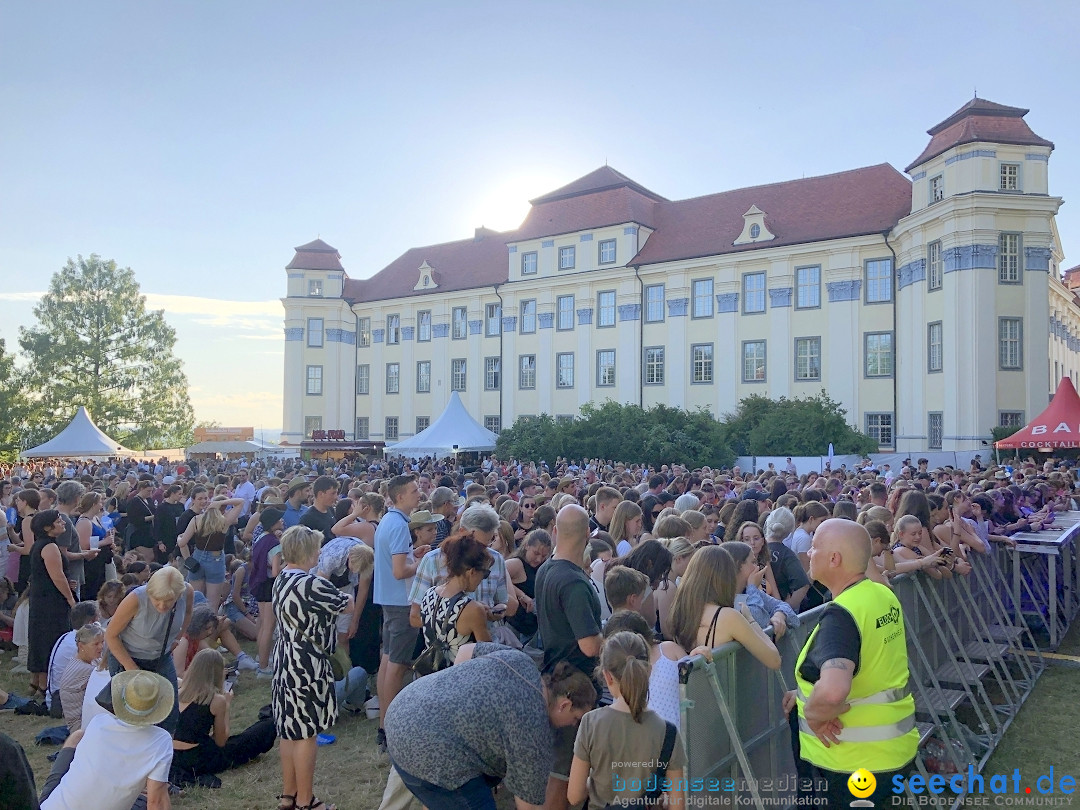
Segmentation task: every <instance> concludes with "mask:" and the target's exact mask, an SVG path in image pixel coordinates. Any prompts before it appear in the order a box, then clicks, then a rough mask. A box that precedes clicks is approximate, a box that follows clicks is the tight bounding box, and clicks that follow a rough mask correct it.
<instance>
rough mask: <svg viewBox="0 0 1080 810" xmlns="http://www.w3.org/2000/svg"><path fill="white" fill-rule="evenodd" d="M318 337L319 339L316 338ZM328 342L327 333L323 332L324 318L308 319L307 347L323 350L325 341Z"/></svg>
mask: <svg viewBox="0 0 1080 810" xmlns="http://www.w3.org/2000/svg"><path fill="white" fill-rule="evenodd" d="M316 336H318V337H316ZM325 340H326V333H325V331H324V330H323V319H322V318H308V319H307V345H308V348H310V349H321V348H322V347H323V341H325Z"/></svg>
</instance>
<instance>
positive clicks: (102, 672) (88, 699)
mask: <svg viewBox="0 0 1080 810" xmlns="http://www.w3.org/2000/svg"><path fill="white" fill-rule="evenodd" d="M111 680H112V675H110V674H109V668H108V667H105V669H95V670H94V671H93V672H91V673H90V679H89V680H88V681H87V682H86V693H85V694H84V695H83V702H82V728H83V730H84V731H85V730H86V727H87V726H88V725H90V721H91V720H93V719H94V718H95V717H97V716H98V715H99V714H108V713H109V712H108V711H106V710H105V709H103V708H101V706H99V705H98V702H97V700H96V699H95V698H97V696H98V695H99V694H101V690H102V689H104V688H105V686H106V685H107V684H108V683H109V682H110V681H111Z"/></svg>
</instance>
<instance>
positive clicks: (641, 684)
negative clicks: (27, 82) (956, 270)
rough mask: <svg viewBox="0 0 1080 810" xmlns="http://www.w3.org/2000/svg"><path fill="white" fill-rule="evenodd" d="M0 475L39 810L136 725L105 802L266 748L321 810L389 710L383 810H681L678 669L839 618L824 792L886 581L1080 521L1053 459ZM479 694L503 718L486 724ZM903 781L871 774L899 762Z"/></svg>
mask: <svg viewBox="0 0 1080 810" xmlns="http://www.w3.org/2000/svg"><path fill="white" fill-rule="evenodd" d="M0 478H2V480H0V505H2V507H3V509H2V510H0V521H2V525H0V573H4V574H6V576H4V577H2V578H0V640H7V641H9V642H11V643H14V644H15V645H17V647H18V650H19V656H18V662H19V663H20V664H21V665H22V666H24V667H25V670H26V672H27V673H28V674H29V682H28V689H29V690H30V696H29V697H30V698H31V699H32V700H31V701H30V702H27V700H26V699H25V698H20V697H19V696H17V695H5V696H2V697H4V700H3V701H0V709H3V708H16V707H17V708H18V710H19V711H23V712H33V711H41V712H51V713H53V716H54V717H62V718H64V720H65V723H66V726H67V728H68V729H69V730H70V732H71V736H70V737H69V741H68V743H67V746H68V748H65V749H64V751H65V753H64V754H63V755H62V756H61V757H59V758H58V760H57V764H56V767H55V768H54V774H53V775H54V776H55V777H56V778H55V779H53V778H50V780H49V783H47V784H46V793H47V794H48V796H47V797H46V798H44V799H43V804H42V806H43V807H48V808H58V807H69V806H70V807H75V806H78V804H77V803H68V802H69V799H67V798H65V797H73V796H76V795H78V793H77V792H75V791H78V790H81V789H82V787H81V785H82V782H81V781H80V780H84V779H86V778H87V777H86V774H88V773H90V772H91V770H89V769H91V768H92V767H93V766H94V761H93V757H92V756H91V755H90V754H87V755H86V756H85V757H84V756H83V754H82V753H80V752H83V751H86V750H87V749H88V748H91V747H96V745H97V743H96V742H95V741H96V740H98V739H101V740H106V739H108V740H112V741H115V739H119V737H121V736H123V735H120V734H119V731H118V730H120V729H124V730H127V729H128V728H129V727H130V728H132V729H137V730H138V734H136V732H134V731H133V732H131V736H130V739H129V741H128V742H123V743H117V744H119V745H120V750H122V751H125V752H126V751H129V750H130V751H131V753H130V757H131V759H132V763H131V767H130V768H128V769H127V774H128V776H129V777H130V778H129V780H128V782H125V783H124V785H118V786H117V787H116V788H115V790H114V791H113V794H115V795H112V794H111V795H110V796H109V797H108V802H106V801H105V800H104V799H103V800H102V803H101V804H100V805H99V806H101V807H113V806H115V807H117V808H122V810H126V808H127V807H130V806H131V805H132V803H133V802H135V801H136V800H137V799H138V798H139V795H140V792H141V793H142V795H143V797H144V798H143V799H142V801H145V802H146V803H147V804H148V806H150V807H167V806H168V802H169V799H168V790H167V788H168V783H169V782H170V780H171V781H172V782H173V783H174V784H175V783H192V782H194V783H198V784H203V785H209V786H214V785H215V784H220V780H219V779H218V777H217V774H220V773H222V772H223V771H225V770H227V769H229V768H231V767H235V766H237V765H240V764H242V763H244V762H247V761H249V760H251V759H252V758H254V757H257V756H259V755H260V754H263V753H266V752H268V751H269V750H270V749H271V748H272V747H273V746H274V744H275V742H277V744H278V747H279V754H280V761H281V771H282V789H281V793H280V794H279V795H278V797H277V798H278V800H279V805H278V806H279V808H280V810H293V809H294V808H301V809H302V810H306V809H307V808H313V809H314V810H319V809H320V808H326V807H328V805H326V804H324V803H323V802H321V801H320V800H319V799H318V798H316V796H315V791H314V781H315V770H316V769H315V763H316V750H317V744H318V739H319V737H320V735H322V734H325V733H326V732H327V731H329V730H330V729H331V727H332V726H333V725H334V724H335V723H336V722H337V721H338V715H339V704H341V703H344V704H345V705H346V706H347V707H348V708H350V709H352V710H353V711H355V712H358V713H360V712H365V711H366V712H369V713H370V716H373V717H374V716H375V715H377V716H378V724H377V729H376V744H377V745H378V746H379V748H380V749H381V750H382V751H385V752H387V753H388V755H389V760H390V763H391V764H392V767H391V768H390V770H389V778H388V780H387V786H386V792H385V794H384V798H383V807H385V808H388V810H389V808H393V807H405V806H407V804H408V801H409V800H410V798H412V797H415V799H417V800H419V801H420V802H422V803H423V804H424V805H425V806H427V807H432V808H438V807H458V806H461V807H465V806H469V807H494V803H493V799H492V793H491V789H492V787H493V786H494V785H496V784H499V783H502V784H504V785H505V786H506V788H507V789H508V790H509V791H511V792H512V794H513V795H514V796H515V797H516V798H517V799H518V801H519V804H520V805H527V806H537V807H540V806H544V807H549V808H561V807H566V806H569V805H571V804H577V803H579V802H581V801H583V800H584V799H585V798H588V799H589V800H590V804H591V805H593V806H598V807H600V806H607V805H611V804H614V803H617V802H625V801H627V800H632V799H638V798H641V797H642V795H643V794H645V793H646V788H645V787H643V786H644V785H646V784H648V783H649V779H650V776H653V775H658V776H659V777H660V779H661V781H662V780H663V778H664V776H665V775H666V777H667V778H668V780H669V781H668V783H666V784H669V785H671V786H673V787H672V789H671V790H670V791H668V792H667V793H668V795H667V802H668V803H669V805H671V806H680V803H681V794H680V791H679V790H678V789H676V788H675V787H674V786H676V785H677V784H678V778H679V777H680V776H681V775H682V773H683V769H684V768H685V761H684V757H683V746H682V742H681V738H680V736H679V735H680V733H681V716H680V710H679V695H678V669H677V662H678V661H679V660H680V659H682V658H684V657H686V656H688V655H698V654H701V655H705V656H708V655H710V651H711V650H712V649H714V648H716V647H719V646H721V645H723V644H725V643H728V642H732V641H734V642H738V643H740V644H742V645H743V646H744V647H746V649H747V650H748V651H749V652H750V653H751V654H752V655H753V656H754V657H755V658H756V659H757V660H758V661H760V662H761V664H763V665H764V666H765V667H768V668H771V669H777V668H779V666H780V654H779V652H778V650H777V647H776V644H775V641H776V640H778V639H780V638H781V637H782V636H783V635H784V633H786V632H787V630H788V629H789V628H792V627H796V626H798V625H799V623H800V614H801V613H804V612H805V611H807V610H810V609H812V608H814V607H817V606H818V605H821V604H823V603H826V602H829V603H831V604H830V609H829V610H828V611H826V614H825V615H826V616H828V617H829V619H828V620H825V619H823V620H822V622H821V624H820V625H819V627H818V629H816V630H815V631H814V634H813V635H812V636H811V643H810V644H808V648H807V649H804V657H805V659H806V660H805V661H803V660H802V659H800V664H799V669H798V670H797V673H796V675H797V678H798V679H799V680H800V689H801V690H802V691H801V692H800V694H801V695H804V696H805V697H803V698H800V699H798V700H796V699H795V698H792V699H791V700H790V701H786V702H785V703H786V706H785V708H787V709H789V710H791V711H792V724H793V734H794V737H793V738H794V740H795V741H796V743H797V742H799V740H800V739H801V740H802V749H803V751H804V752H807V751H808V752H809V753H808V754H806V756H804V759H807V760H808V761H809V762H810V763H811V764H814V765H815V766H816V767H817V768H818V770H819V771H821V772H824V773H825V774H826V775H828V772H829V770H830V769H829V767H828V765H829V763H830V762H832V761H833V760H832V759H830V755H828V754H822V753H821V752H820V751H824V750H826V749H828V748H829V746H828V744H827V742H820V745H818V744H817V743H815V742H814V740H818V741H828V740H830V739H831V740H832V741H833V743H834V744H835V742H836V741H837V740H838V739H839V740H840V741H842V737H838V736H837V735H839V734H840V733H841V728H842V726H843V722H845V721H843V720H840V719H838V718H840V717H842V716H843V715H842V713H840V712H837V713H834V714H833V715H832V716H828V713H829V712H828V709H822V706H823V705H825V706H829V705H832V704H830V703H828V701H826V700H825V698H818V697H816V696H819V695H822V694H824V692H825V686H820V687H819V686H818V684H819V683H826V684H828V687H829V688H830V689H838V688H839V687H836V680H835V679H836V678H841V679H842V678H843V675H842V674H838V673H839V671H840V670H841V669H843V667H841V666H832V664H833V662H835V661H842V662H846V664H851V663H853V662H854V666H853V667H850V668H848V669H847V670H845V671H846V674H847V680H846V681H843V680H842V684H841V685H842V686H843V687H844V688H846V689H848V690H851V689H855V690H856V691H858V689H859V688H861V687H862V686H863V684H862V683H861V682H860V678H859V675H858V669H859V668H858V662H859V660H860V654H863V655H865V654H866V651H865V650H863V651H862V653H860V651H859V650H858V649H854V650H853V649H852V648H851V644H850V643H846V644H845V643H843V642H842V641H841V640H838V639H842V638H843V636H844V634H845V633H849V631H850V629H851V625H850V621H855V622H856V627H858V623H857V622H858V616H859V615H860V614H859V611H860V610H861V609H862V608H861V607H859V606H861V604H862V603H863V602H866V601H869V602H870V603H873V604H881V603H883V601H882V600H885V601H886V602H887V600H888V599H889V597H888V596H886V595H884V594H885V592H887V590H888V583H889V580H890V578H891V577H893V576H895V575H896V574H898V573H905V572H910V571H921V572H924V573H925V575H926V576H930V577H934V578H942V577H951V576H964V575H966V574H967V573H969V572H970V570H971V566H970V563H969V560H970V559H971V555H977V554H983V553H986V552H988V551H990V550H991V548H992V546H993V544H995V543H1005V544H1008V543H1010V542H1011V540H1010V537H1011V536H1012V535H1013V534H1016V533H1017V532H1027V531H1038V530H1044V529H1052V528H1054V525H1055V517H1056V514H1057V513H1059V512H1062V511H1067V510H1070V509H1074V508H1076V507H1077V501H1076V492H1075V488H1074V485H1075V475H1074V473H1073V471H1072V470H1070V469H1069V468H1068V466H1067V465H1064V464H1060V465H1059V464H1056V463H1054V462H1047V463H1046V464H1045V465H1039V466H1036V465H1035V464H1034V462H1030V461H1029V462H1027V463H1020V462H1017V463H1016V464H1015V465H1014V466H1011V467H1008V468H1005V467H991V468H989V469H985V468H983V467H982V466H981V465H980V463H979V460H978V458H976V460H975V461H973V462H972V464H971V467H970V468H968V469H962V470H957V469H952V468H938V469H929V464H928V462H926V460H925V459H919V460H918V461H916V462H914V463H911V461H910V460H908V461H906V462H905V464H904V465H903V466H902V468H901V469H900V470H899V471H898V472H896V473H895V474H894V473H893V472H892V471H891V470H885V469H878V468H875V467H874V466H873V465H872V464H870V463H869V460H867V462H866V463H865V464H863V465H860V466H859V467H858V468H856V469H852V470H847V469H846V468H845V469H838V470H828V469H826V470H825V471H823V472H822V473H818V472H807V473H805V474H802V475H799V474H798V472H797V471H796V470H795V468H794V466H793V465H790V464H789V465H788V467H787V468H786V469H784V470H776V469H773V468H771V467H770V469H767V470H760V471H746V472H744V471H742V470H740V469H739V468H738V467H735V468H732V469H722V470H712V469H710V468H708V467H705V468H701V469H695V470H688V469H686V468H684V467H681V466H679V465H672V466H670V467H668V466H664V467H662V468H661V469H659V470H656V469H650V468H647V467H645V466H642V465H634V464H620V463H613V462H605V461H602V460H590V461H585V462H579V463H574V462H570V461H567V460H563V459H559V460H557V461H556V462H555V463H554V464H553V465H545V464H537V463H532V462H518V461H515V460H510V461H500V460H498V459H496V458H494V457H489V458H486V459H483V460H479V459H478V460H477V462H476V466H475V467H470V468H465V467H461V466H455V464H454V462H453V461H452V460H450V459H445V460H442V461H438V460H432V459H425V460H423V461H421V462H419V463H406V462H393V461H387V460H376V461H369V460H361V459H347V460H345V461H342V462H340V463H336V462H335V463H330V464H324V463H317V462H316V463H313V464H305V463H301V462H295V463H293V462H290V463H289V464H288V465H286V466H278V467H271V466H267V465H265V464H263V463H261V462H247V461H243V462H239V463H237V462H219V463H212V464H210V465H208V466H205V465H204V466H203V467H200V466H198V465H189V464H180V465H175V464H169V463H167V462H164V461H161V462H158V463H156V464H153V463H146V462H142V463H140V464H138V465H136V464H134V463H133V462H123V461H112V462H108V463H75V462H67V463H50V462H42V463H23V464H18V465H9V466H6V467H3V466H0ZM823 527H824V528H823ZM864 546H865V549H864ZM815 559H816V560H817V562H815ZM855 568H858V569H859V570H855ZM866 581H869V582H871V583H873V587H872V588H870V587H867V586H863V585H862V583H863V582H866ZM879 588H880V589H883V590H876V589H879ZM853 594H858V597H856V596H854V595H853ZM833 606H836V610H833ZM852 616H854V617H855V618H854V619H853V618H851V617H852ZM849 634H850V633H849ZM855 635H858V634H857V633H856V634H855ZM241 641H244V642H247V643H249V644H250V645H251V649H252V650H253V654H252V655H248V654H247V653H246V652H245V651H244V649H243V648H242V646H241ZM220 650H225V651H226V655H227V656H228V658H225V657H223V655H222V653H221V652H220ZM822 650H827V651H830V652H828V653H823V652H822ZM833 653H836V654H835V655H834V654H833ZM823 656H825V657H823ZM904 660H905V661H906V658H905V659H904ZM227 661H228V662H229V663H228V664H227V663H226V662H227ZM891 666H892V667H893V669H896V668H897V667H898V666H899V664H898V659H897V660H892V661H891ZM834 669H835V670H837V672H836V673H834V672H833V670H834ZM237 670H245V671H250V672H251V673H252V674H253V675H254V677H255V678H258V679H263V678H265V679H267V680H269V681H270V686H271V701H270V705H269V706H268V707H266V709H265V711H264V712H263V715H262V717H261V718H260V720H259V721H258V722H257V723H256V724H254V725H253V726H251V727H250V728H248V729H246V730H244V731H243V732H241V733H240V734H231V733H230V731H231V729H230V724H229V707H230V704H231V701H232V691H231V685H232V683H233V682H234V681H233V679H234V678H235V675H234V674H230V673H234V672H235V671H237ZM905 672H906V671H905ZM369 676H371V677H370V678H369ZM897 677H899V676H897ZM904 677H905V678H906V674H905V676H904ZM118 688H120V689H121V693H120V695H119V696H117V689H118ZM890 688H893V687H890ZM896 688H899V687H896ZM844 694H845V695H846V694H847V693H846V692H845V693H844ZM491 701H497V702H498V705H499V706H500V710H499V711H498V712H485V711H481V710H478V707H479V706H480V705H482V704H484V705H491ZM823 701H824V703H823ZM103 704H108V705H110V706H111V707H112V708H111V709H106V708H104V707H103ZM842 705H843V702H842V701H841V702H840V703H837V704H836V707H839V706H842ZM118 707H119V708H118ZM503 707H505V709H503ZM598 707H599V708H598ZM897 707H899V704H897ZM796 709H797V711H796ZM897 711H899V712H900V713H901V714H902V713H903V712H902V711H901V709H900V708H897ZM140 712H142V714H140ZM99 718H102V719H99ZM133 718H135V719H137V720H138V722H135V721H134V720H133ZM149 718H152V720H153V722H152V723H148V722H145V721H146V720H147V719H149ZM848 719H850V718H848ZM901 719H902V721H903V722H906V720H903V718H901ZM859 724H860V723H856V725H859ZM148 728H149V729H154V730H153V731H150V730H147V729H148ZM908 731H909V730H908ZM158 732H161V734H164V735H166V736H167V737H168V741H169V742H168V750H167V751H165V750H164V749H165V745H164V743H162V742H161V741H162V740H164V739H165V738H164V737H161V736H160V734H158ZM110 735H111V736H110ZM138 735H141V736H138ZM897 736H898V737H904V739H905V740H907V737H908V736H909V735H907V732H906V731H905V733H904V734H902V735H901V734H898V735H897ZM125 739H128V738H125ZM80 740H81V741H82V742H80ZM86 740H90V741H91V745H89V746H88V745H87V744H86V742H85V741H86ZM135 740H139V743H138V746H139V750H138V751H137V752H136V751H135V750H134V747H135V746H134V744H133V743H134V741H135ZM904 744H905V745H906V744H907V742H905V743H904ZM819 748H820V751H819V750H818V749H819ZM896 750H899V749H896ZM894 753H895V752H894ZM911 755H912V756H913V751H912V754H911ZM125 756H126V755H125ZM815 757H816V759H815ZM897 759H898V757H897V756H891V757H890V756H888V755H882V756H881V757H880V758H879V760H880V763H881V764H882V767H881V768H880V770H881V772H883V773H884V772H887V771H893V770H897V769H900V768H901V767H902V766H903V765H904V764H905V762H906V761H907V760H910V757H907V760H904V761H903V762H902V761H897ZM164 760H167V762H165V766H164V771H163V770H162V762H163V761H164ZM616 763H622V765H618V766H617V765H616ZM627 763H629V764H627ZM635 763H636V764H637V765H638V766H640V767H631V765H633V764H635ZM140 779H141V780H142V782H141V784H136V783H137V782H138V781H139V780H140ZM654 782H655V780H654ZM162 783H164V789H163V788H162V786H161V785H162ZM620 785H622V786H623V787H621V788H620V787H619V786H620ZM627 786H630V787H627ZM633 786H637V787H636V788H635V787H633ZM136 787H137V788H138V789H137V790H136ZM638 788H640V789H638ZM99 789H100V788H99ZM645 798H646V799H651V800H653V801H655V800H656V799H657V798H658V794H657V795H653V796H646V797H645ZM125 802H126V804H125Z"/></svg>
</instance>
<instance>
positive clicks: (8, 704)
mask: <svg viewBox="0 0 1080 810" xmlns="http://www.w3.org/2000/svg"><path fill="white" fill-rule="evenodd" d="M29 702H30V698H27V697H23V696H22V695H15V694H12V693H11V692H5V691H4V690H3V689H0V712H10V711H14V710H15V709H18V708H19V707H20V706H25V705H26V704H28V703H29Z"/></svg>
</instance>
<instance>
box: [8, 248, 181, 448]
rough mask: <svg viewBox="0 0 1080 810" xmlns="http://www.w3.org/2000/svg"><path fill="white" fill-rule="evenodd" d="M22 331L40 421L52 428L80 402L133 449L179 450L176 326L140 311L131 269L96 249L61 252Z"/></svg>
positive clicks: (21, 342)
mask: <svg viewBox="0 0 1080 810" xmlns="http://www.w3.org/2000/svg"><path fill="white" fill-rule="evenodd" d="M34 315H35V316H36V318H37V324H36V325H35V326H34V327H32V328H30V329H26V328H22V329H20V330H19V345H20V346H21V347H22V350H23V352H24V354H25V357H24V359H25V361H26V368H25V370H24V372H23V373H24V379H25V389H24V390H26V391H27V392H28V396H29V397H30V399H31V411H32V413H33V414H34V420H33V421H34V422H35V423H36V424H37V425H41V426H42V427H45V428H48V429H49V430H55V429H56V428H58V427H61V426H63V424H65V423H66V422H67V421H68V420H70V419H71V417H72V415H74V413H75V410H76V409H77V408H78V406H80V405H85V406H86V409H87V410H88V411H90V414H91V416H92V417H93V418H94V421H95V422H96V423H97V424H98V427H100V428H101V429H102V430H104V431H105V432H106V433H108V434H109V435H110V436H112V437H113V438H114V439H116V440H117V441H120V442H121V443H123V444H126V445H129V446H131V447H134V448H136V449H147V448H155V447H176V446H178V445H180V444H182V443H183V441H184V440H185V439H186V438H187V437H189V436H190V434H191V429H192V425H193V424H194V414H193V413H192V410H191V403H190V401H189V400H188V382H187V377H186V376H185V375H184V370H183V364H182V363H181V361H180V360H179V359H178V358H177V357H175V356H174V355H173V346H174V345H175V344H176V333H175V332H174V331H173V329H172V327H171V326H169V324H168V323H166V322H165V315H164V312H163V311H162V310H156V311H153V310H147V308H146V297H145V296H143V295H142V294H141V293H140V291H139V284H138V282H136V281H135V273H134V272H133V271H132V270H131V269H130V268H127V267H124V268H121V267H117V265H116V262H114V261H111V260H110V261H106V260H104V259H102V258H101V257H100V256H96V255H91V256H90V257H89V258H85V259H84V258H83V257H82V256H79V257H78V259H77V260H75V261H73V260H71V259H68V262H67V264H66V265H65V266H64V268H63V269H62V270H61V271H60V272H58V273H56V274H55V275H53V277H52V282H51V283H50V285H49V291H48V292H47V293H46V294H45V295H44V296H42V299H41V301H40V302H39V303H38V305H37V306H36V307H34Z"/></svg>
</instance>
